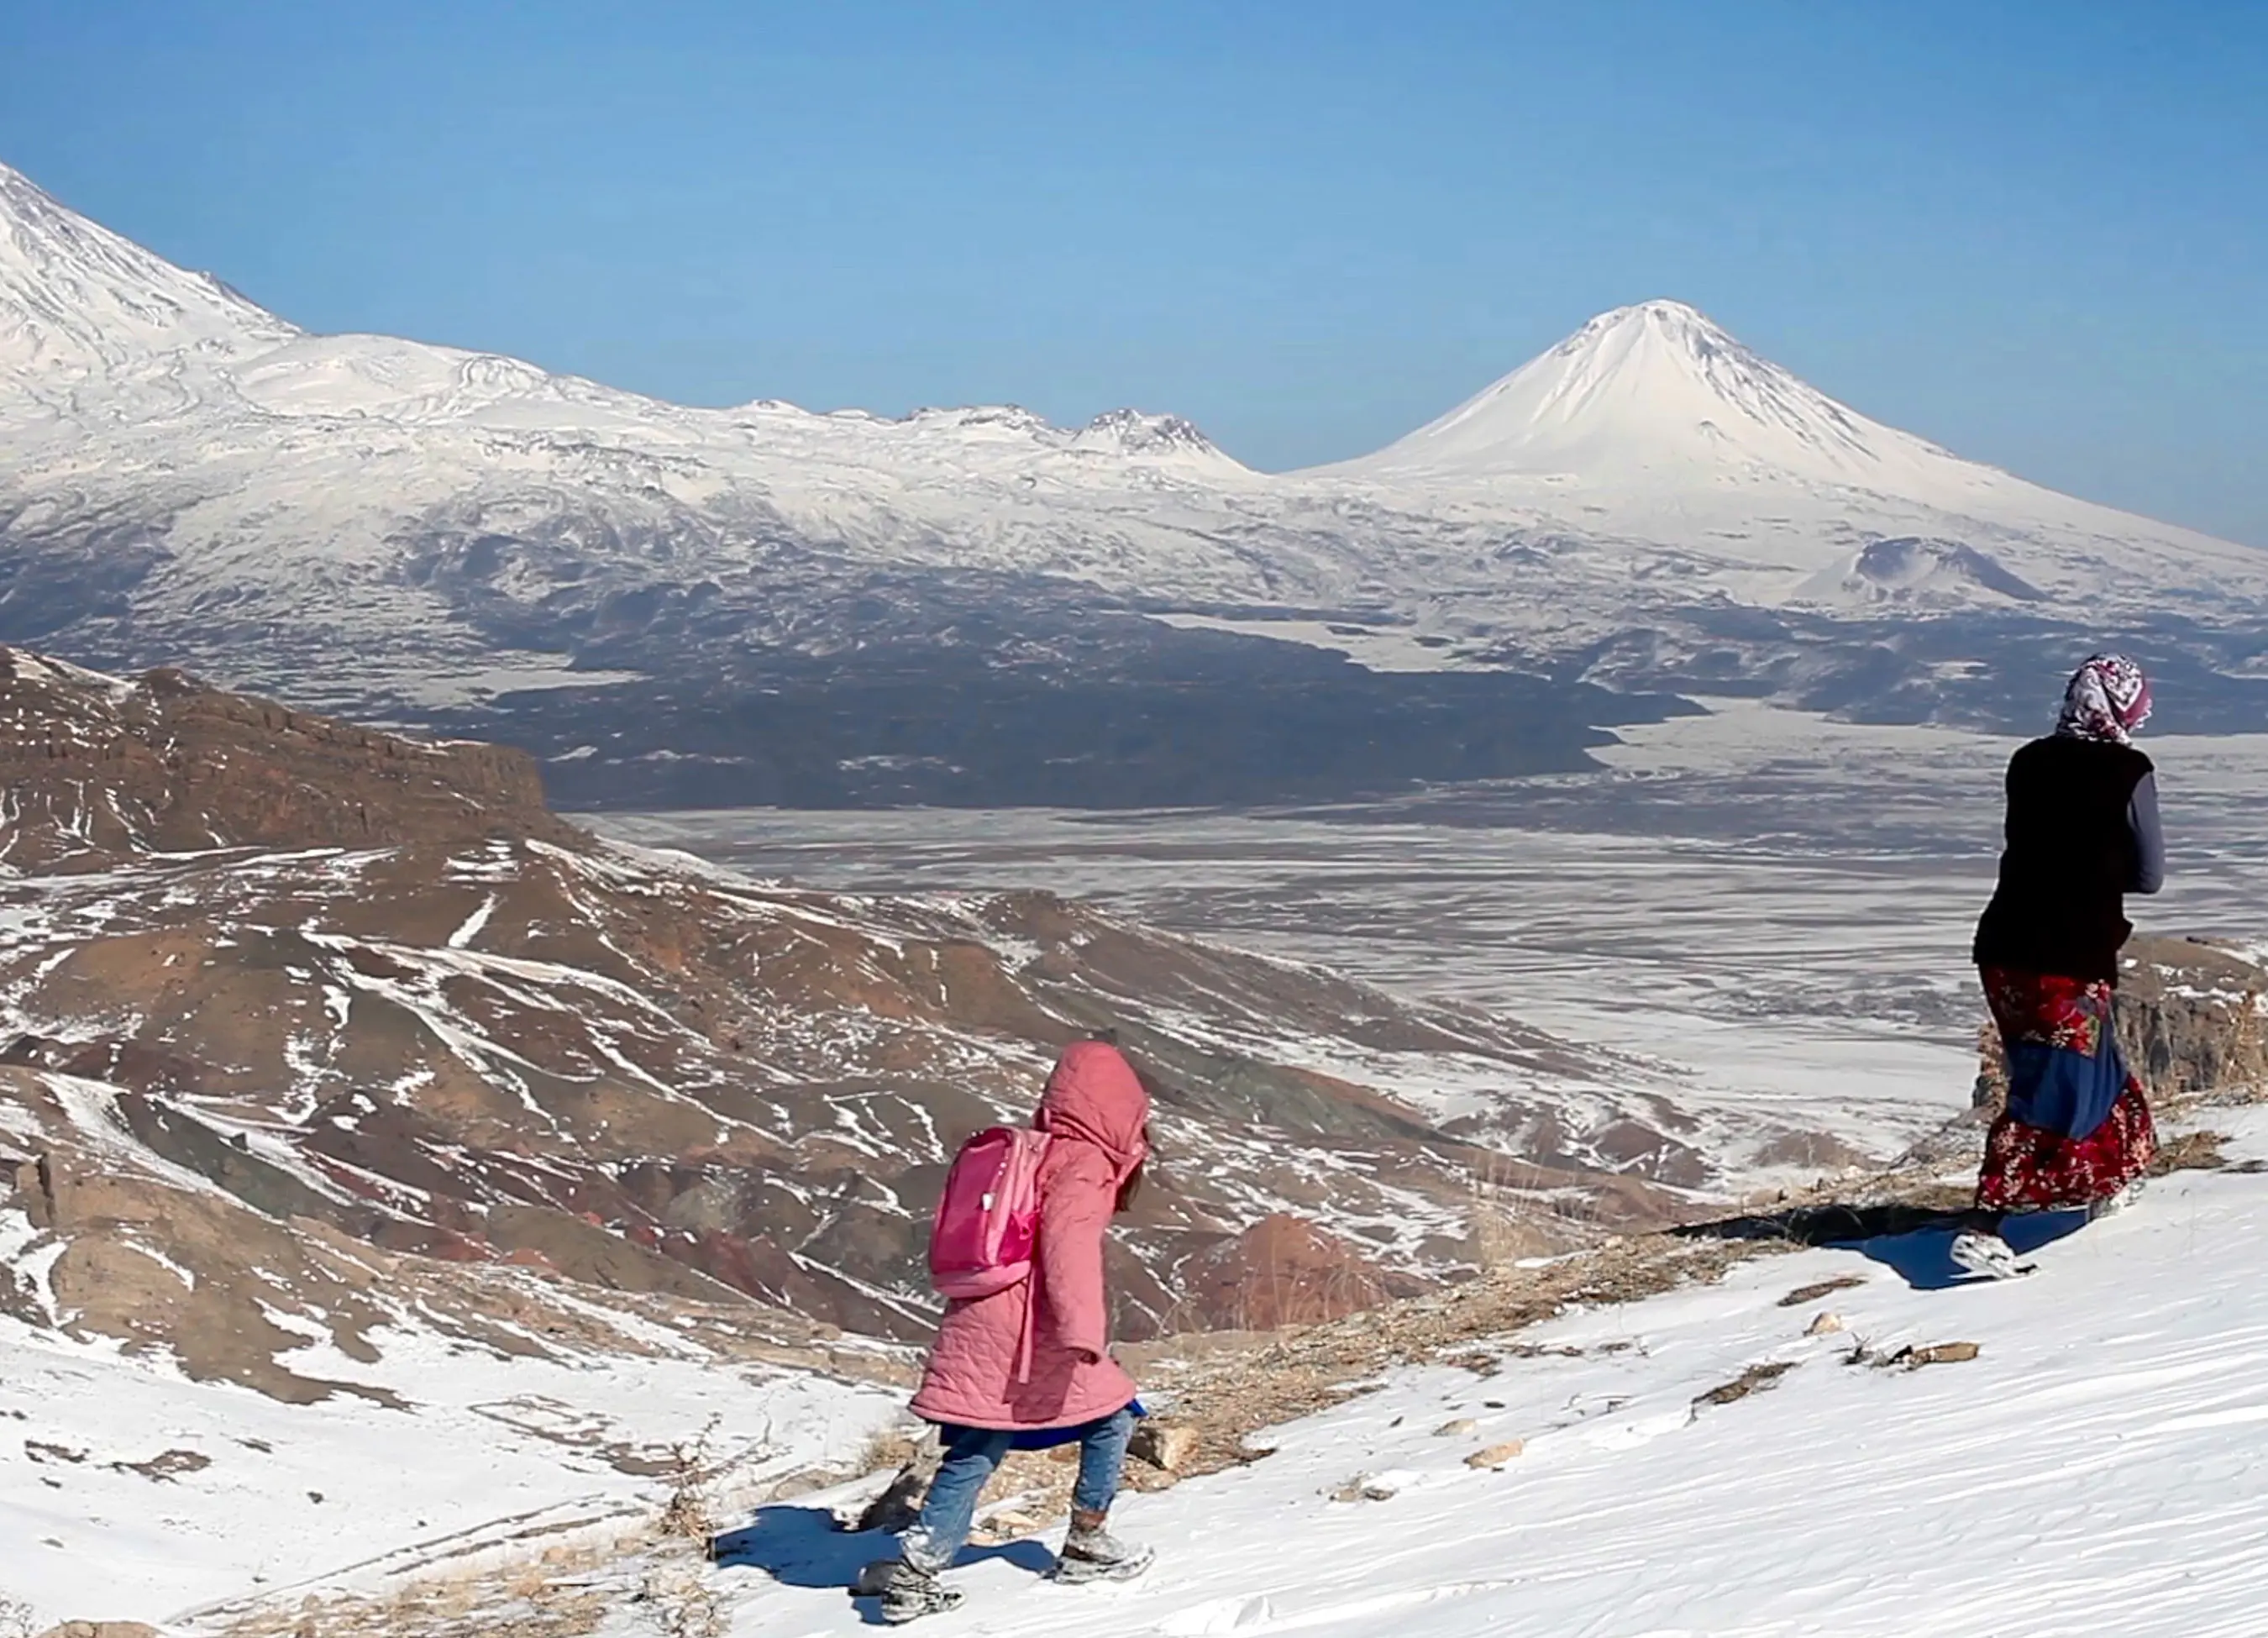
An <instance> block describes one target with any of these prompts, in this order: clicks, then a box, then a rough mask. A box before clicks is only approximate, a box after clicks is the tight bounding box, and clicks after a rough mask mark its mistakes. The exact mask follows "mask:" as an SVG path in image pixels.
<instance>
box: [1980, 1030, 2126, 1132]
mask: <svg viewBox="0 0 2268 1638" xmlns="http://www.w3.org/2000/svg"><path fill="white" fill-rule="evenodd" d="M2125 1089H2126V1060H2125V1059H2124V1058H2122V1057H2121V1056H2120V1055H2119V1051H2118V1043H2117V1040H2115V1039H2114V1038H2113V1037H2112V1035H2111V1031H2110V1027H2109V1023H2108V1021H2106V1022H2105V1024H2104V1028H2103V1030H2102V1043H2101V1046H2100V1049H2099V1050H2098V1051H2096V1052H2095V1055H2094V1056H2093V1057H2092V1058H2090V1057H2088V1055H2087V1054H2086V1053H2085V1052H2075V1051H2072V1050H2071V1049H2070V1048H2068V1047H2061V1046H2050V1045H2048V1044H2046V1043H2045V1042H2041V1041H2020V1042H2017V1043H2015V1044H2014V1045H2012V1046H2010V1047H2009V1048H2008V1113H2009V1114H2010V1115H2012V1116H2014V1118H2016V1119H2018V1120H2021V1121H2022V1122H2023V1123H2024V1125H2028V1126H2033V1127H2036V1128H2038V1129H2039V1130H2040V1131H2042V1132H2052V1133H2057V1134H2058V1135H2059V1136H2062V1137H2066V1138H2084V1137H2088V1136H2090V1135H2091V1134H2092V1133H2094V1131H2095V1128H2096V1127H2097V1126H2100V1125H2102V1123H2103V1122H2104V1121H2105V1120H2108V1119H2109V1118H2110V1106H2111V1105H2112V1104H2113V1103H2117V1101H2118V1095H2119V1094H2120V1093H2121V1092H2123V1091H2124V1090H2125Z"/></svg>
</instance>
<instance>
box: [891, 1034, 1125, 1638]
mask: <svg viewBox="0 0 2268 1638" xmlns="http://www.w3.org/2000/svg"><path fill="white" fill-rule="evenodd" d="M1149 1121H1150V1096H1149V1094H1148V1093H1146V1092H1145V1091H1144V1090H1143V1089H1142V1082H1141V1081H1140V1080H1139V1079H1138V1077H1137V1076H1136V1075H1135V1074H1134V1070H1133V1067H1132V1066H1130V1064H1128V1063H1127V1061H1126V1059H1124V1058H1123V1057H1122V1056H1121V1055H1120V1053H1119V1051H1118V1049H1117V1048H1116V1047H1115V1046H1112V1045H1109V1044H1107V1043H1105V1042H1101V1041H1079V1042H1075V1043H1073V1044H1071V1046H1069V1047H1067V1048H1065V1049H1064V1054H1063V1056H1062V1058H1061V1059H1058V1060H1057V1064H1056V1067H1055V1073H1054V1074H1051V1075H1050V1076H1049V1078H1048V1086H1047V1091H1046V1092H1045V1094H1044V1095H1042V1097H1041V1099H1040V1109H1039V1113H1038V1116H1037V1117H1036V1118H1035V1121H1034V1123H1033V1124H1034V1125H1036V1126H1038V1127H1039V1129H1040V1130H1042V1131H1043V1132H1045V1133H1048V1134H1049V1144H1048V1151H1047V1156H1046V1158H1045V1160H1043V1161H1042V1162H1041V1170H1040V1232H1039V1243H1038V1249H1037V1254H1036V1256H1035V1258H1034V1262H1033V1270H1032V1277H1031V1278H1030V1279H1029V1280H1024V1281H1022V1282H1021V1283H1020V1284H1017V1285H1013V1286H1010V1287H1009V1288H1007V1289H1005V1290H1004V1291H997V1292H995V1293H993V1294H992V1295H990V1296H987V1297H979V1298H977V1299H976V1300H975V1301H973V1302H955V1303H954V1304H952V1305H951V1306H950V1307H949V1308H947V1309H946V1314H945V1318H944V1320H943V1322H942V1323H941V1324H939V1327H938V1334H937V1345H936V1346H935V1347H933V1348H932V1349H931V1350H930V1356H929V1368H928V1369H927V1370H926V1371H925V1372H924V1374H923V1376H922V1385H921V1391H920V1392H918V1393H917V1394H916V1395H915V1396H914V1405H913V1408H914V1412H915V1413H916V1414H917V1415H919V1416H921V1417H923V1418H924V1419H925V1420H929V1421H932V1422H935V1423H937V1424H938V1428H939V1434H940V1435H942V1437H943V1438H944V1441H945V1460H944V1463H943V1465H941V1466H940V1467H939V1469H938V1474H937V1479H936V1480H935V1481H934V1482H933V1483H932V1485H931V1487H930V1492H929V1499H928V1501H925V1502H924V1504H923V1507H922V1512H921V1517H920V1518H919V1520H917V1522H916V1523H915V1524H914V1526H913V1528H911V1529H910V1530H909V1531H906V1533H905V1536H904V1538H903V1539H902V1543H901V1546H900V1554H901V1556H900V1561H899V1563H898V1564H897V1566H896V1568H895V1569H894V1570H892V1572H891V1574H890V1577H889V1580H888V1582H887V1583H886V1584H885V1587H884V1590H883V1594H882V1619H883V1620H885V1621H887V1622H889V1623H890V1624H892V1625H894V1626H895V1625H897V1624H899V1623H902V1622H905V1621H910V1620H915V1619H917V1617H920V1616H924V1615H929V1614H932V1613H934V1612H938V1611H939V1610H949V1609H951V1608H953V1607H954V1605H957V1604H959V1603H960V1602H961V1591H960V1590H959V1589H958V1588H954V1587H947V1586H946V1585H945V1584H944V1583H942V1582H940V1581H939V1575H942V1573H943V1572H944V1571H945V1570H946V1568H949V1567H950V1566H951V1565H952V1563H953V1561H954V1556H955V1555H956V1554H957V1553H959V1552H960V1551H961V1546H963V1544H965V1543H966V1542H967V1541H968V1531H969V1527H970V1525H971V1524H972V1522H973V1521H974V1519H975V1517H976V1501H977V1496H978V1494H979V1493H980V1492H982V1491H983V1488H984V1484H985V1481H986V1480H987V1479H990V1478H991V1476H992V1472H993V1470H994V1469H996V1468H997V1467H998V1466H999V1465H1000V1462H1001V1460H1002V1458H1004V1457H1005V1456H1006V1455H1007V1453H1008V1452H1009V1450H1012V1449H1014V1448H1016V1447H1018V1446H1023V1447H1025V1448H1032V1447H1035V1446H1042V1445H1048V1444H1064V1443H1069V1442H1071V1441H1072V1440H1074V1439H1076V1440H1077V1441H1078V1442H1079V1483H1078V1485H1077V1487H1075V1488H1074V1489H1073V1490H1072V1492H1071V1531H1070V1534H1069V1535H1068V1536H1067V1537H1065V1538H1064V1550H1063V1553H1062V1556H1061V1558H1060V1560H1059V1561H1057V1569H1056V1574H1057V1578H1058V1579H1060V1580H1064V1581H1089V1580H1094V1579H1096V1578H1098V1577H1108V1578H1109V1579H1114V1580H1123V1579H1124V1578H1126V1577H1129V1576H1132V1575H1139V1574H1140V1573H1141V1572H1142V1571H1143V1570H1145V1569H1146V1568H1149V1564H1150V1560H1151V1556H1152V1555H1151V1554H1150V1553H1148V1552H1147V1551H1145V1550H1143V1549H1139V1548H1135V1547H1130V1546H1127V1545H1126V1544H1124V1543H1123V1542H1121V1541H1118V1540H1116V1538H1113V1537H1112V1536H1111V1535H1110V1534H1109V1532H1108V1531H1107V1530H1105V1529H1104V1524H1105V1523H1106V1522H1107V1519H1108V1514H1109V1511H1110V1504H1111V1501H1113V1500H1114V1499H1115V1498H1116V1495H1117V1494H1118V1480H1119V1476H1120V1472H1121V1470H1122V1469H1123V1466H1124V1465H1125V1460H1126V1445H1127V1442H1128V1440H1129V1439H1130V1437H1131V1436H1132V1435H1133V1431H1134V1420H1135V1416H1136V1414H1137V1410H1136V1406H1135V1405H1134V1380H1133V1378H1132V1377H1130V1376H1128V1375H1127V1374H1126V1373H1125V1371H1124V1370H1123V1369H1120V1367H1119V1365H1118V1362H1117V1361H1116V1360H1114V1359H1112V1358H1111V1357H1110V1310H1109V1302H1108V1298H1107V1296H1106V1295H1105V1292H1104V1289H1103V1280H1102V1237H1103V1234H1104V1231H1105V1230H1106V1229H1108V1228H1109V1226H1110V1220H1111V1218H1112V1217H1113V1216H1114V1215H1116V1214H1117V1213H1118V1212H1120V1211H1121V1210H1123V1209H1124V1208H1125V1206H1127V1204H1128V1203H1129V1202H1130V1200H1131V1199H1132V1197H1133V1194H1134V1192H1135V1190H1136V1188H1137V1187H1138V1186H1139V1184H1140V1181H1141V1171H1142V1162H1143V1160H1144V1158H1145V1156H1146V1155H1148V1154H1149V1148H1150V1146H1149V1138H1148V1126H1149Z"/></svg>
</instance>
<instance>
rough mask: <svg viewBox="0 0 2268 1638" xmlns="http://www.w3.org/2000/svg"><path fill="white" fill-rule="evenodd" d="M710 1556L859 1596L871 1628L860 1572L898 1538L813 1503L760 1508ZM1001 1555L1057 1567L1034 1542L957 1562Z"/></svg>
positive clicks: (890, 1551)
mask: <svg viewBox="0 0 2268 1638" xmlns="http://www.w3.org/2000/svg"><path fill="white" fill-rule="evenodd" d="M709 1548H710V1556H711V1558H713V1559H714V1560H715V1561H716V1563H717V1565H718V1568H723V1569H733V1568H741V1569H758V1570H762V1571H763V1572H764V1573H765V1574H766V1575H770V1577H771V1578H772V1579H773V1580H774V1581H777V1582H779V1583H783V1584H784V1585H786V1586H790V1587H815V1588H821V1589H827V1588H833V1589H836V1590H840V1591H842V1592H844V1593H847V1594H850V1595H851V1596H852V1597H857V1598H858V1600H859V1607H860V1610H861V1612H862V1613H863V1614H864V1616H865V1621H866V1624H867V1625H868V1626H870V1627H873V1626H879V1625H880V1622H881V1614H880V1609H879V1607H878V1605H877V1602H876V1600H875V1598H874V1597H873V1596H872V1595H873V1592H874V1591H876V1590H877V1589H875V1588H873V1586H872V1585H871V1584H869V1583H866V1582H865V1580H864V1578H863V1576H864V1572H865V1570H866V1569H867V1568H868V1566H870V1565H873V1564H879V1563H889V1562H894V1561H895V1560H896V1558H897V1556H898V1544H897V1538H895V1536H890V1535H886V1534H885V1533H883V1532H882V1531H879V1530H869V1531H852V1530H845V1529H843V1527H842V1524H840V1522H839V1521H838V1520H837V1519H836V1516H835V1515H834V1514H832V1513H830V1512H828V1511H827V1510H826V1509H823V1508H815V1507H788V1506H779V1507H761V1508H758V1509H756V1511H755V1516H753V1517H751V1518H750V1519H749V1521H748V1522H747V1524H743V1525H742V1526H740V1529H738V1530H731V1531H725V1533H724V1534H723V1535H721V1536H718V1538H716V1539H715V1540H714V1541H712V1542H711V1543H710V1544H709ZM990 1559H1004V1560H1005V1561H1007V1562H1009V1563H1011V1564H1013V1565H1015V1566H1016V1567H1017V1568H1020V1569H1027V1570H1029V1571H1031V1572H1032V1573H1033V1574H1034V1575H1046V1574H1047V1573H1048V1572H1049V1570H1051V1569H1053V1568H1055V1554H1053V1553H1049V1551H1048V1550H1047V1548H1046V1547H1044V1546H1042V1545H1041V1544H1040V1543H1038V1542H1036V1541H1012V1542H1010V1543H1008V1544H1007V1545H1006V1546H999V1547H978V1548H972V1549H969V1550H968V1551H965V1552H963V1553H961V1557H960V1559H959V1560H958V1562H959V1563H961V1564H963V1565H968V1564H981V1563H983V1562H984V1561H987V1560H990Z"/></svg>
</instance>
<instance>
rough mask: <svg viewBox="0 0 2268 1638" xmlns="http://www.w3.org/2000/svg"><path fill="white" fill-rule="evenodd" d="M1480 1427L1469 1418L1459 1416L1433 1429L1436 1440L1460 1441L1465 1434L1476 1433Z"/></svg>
mask: <svg viewBox="0 0 2268 1638" xmlns="http://www.w3.org/2000/svg"><path fill="white" fill-rule="evenodd" d="M1480 1430H1481V1425H1480V1424H1479V1423H1478V1422H1476V1421H1475V1420H1473V1419H1472V1418H1471V1417H1469V1416H1460V1417H1458V1418H1457V1420H1454V1421H1453V1422H1443V1423H1442V1424H1441V1425H1440V1427H1439V1428H1435V1429H1433V1437H1435V1438H1436V1439H1462V1438H1463V1437H1464V1436H1465V1435H1467V1434H1475V1433H1478V1432H1479V1431H1480Z"/></svg>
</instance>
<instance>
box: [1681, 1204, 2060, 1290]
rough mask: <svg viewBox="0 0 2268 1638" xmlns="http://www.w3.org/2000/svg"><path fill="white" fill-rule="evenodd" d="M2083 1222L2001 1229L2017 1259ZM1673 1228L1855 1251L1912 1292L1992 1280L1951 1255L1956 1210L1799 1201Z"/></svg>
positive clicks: (2014, 1221)
mask: <svg viewBox="0 0 2268 1638" xmlns="http://www.w3.org/2000/svg"><path fill="white" fill-rule="evenodd" d="M2086 1226H2087V1214H2086V1213H2085V1212H2080V1211H2073V1212H2028V1213H2025V1214H2022V1215H2021V1216H2016V1217H2011V1218H2009V1219H2008V1220H2007V1222H2006V1224H2005V1225H2004V1226H2003V1228H2002V1229H2001V1234H2002V1236H2003V1237H2004V1238H2006V1239H2007V1242H2008V1243H2009V1245H2010V1246H2012V1247H2013V1248H2014V1251H2015V1252H2016V1255H2017V1256H2019V1257H2029V1256H2030V1255H2031V1254H2032V1253H2033V1252H2034V1251H2038V1250H2039V1249H2040V1248H2041V1247H2042V1246H2043V1245H2048V1244H2051V1243H2053V1242H2055V1241H2058V1240H2060V1239H2062V1238H2063V1237H2064V1236H2066V1235H2069V1234H2075V1233H2077V1232H2078V1231H2079V1230H2080V1229H2081V1228H2085V1227H2086ZM1674 1232H1675V1233H1676V1234H1678V1235H1679V1236H1683V1237H1684V1238H1687V1239H1695V1240H1780V1241H1786V1242H1787V1243H1791V1244H1795V1245H1814V1246H1823V1247H1829V1248H1832V1249H1833V1250H1836V1251H1856V1252H1858V1253H1859V1255H1860V1256H1861V1257H1865V1258H1871V1259H1873V1260H1874V1261H1875V1262H1877V1263H1880V1264H1881V1265H1883V1266H1884V1267H1886V1268H1889V1269H1891V1270H1894V1271H1895V1272H1896V1273H1897V1275H1898V1277H1899V1278H1900V1279H1902V1280H1904V1281H1905V1282H1906V1283H1907V1284H1908V1285H1910V1286H1911V1287H1912V1288H1914V1289H1915V1290H1917V1291H1946V1290H1950V1289H1951V1288H1953V1287H1955V1286H1966V1285H1975V1284H1977V1283H1979V1282H1980V1281H1982V1282H1984V1283H1987V1284H1989V1283H1991V1281H1990V1279H1989V1277H1988V1276H1985V1275H1982V1274H1973V1273H1970V1272H1969V1270H1967V1269H1965V1268H1963V1267H1962V1266H1961V1265H1960V1264H1958V1263H1956V1262H1955V1261H1954V1260H1953V1237H1954V1236H1955V1235H1956V1234H1958V1233H1960V1232H1961V1214H1960V1213H1958V1212H1935V1211H1928V1210H1926V1209H1924V1208H1923V1207H1920V1206H1899V1205H1888V1206H1833V1205H1830V1206H1799V1207H1796V1208H1794V1209H1793V1210H1790V1211H1785V1212H1763V1213H1754V1214H1748V1215H1744V1216H1740V1217H1727V1218H1721V1219H1719V1220H1718V1221H1714V1222H1706V1223H1689V1224H1687V1225H1685V1226H1684V1227H1683V1228H1678V1229H1676V1230H1675V1231H1674Z"/></svg>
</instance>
